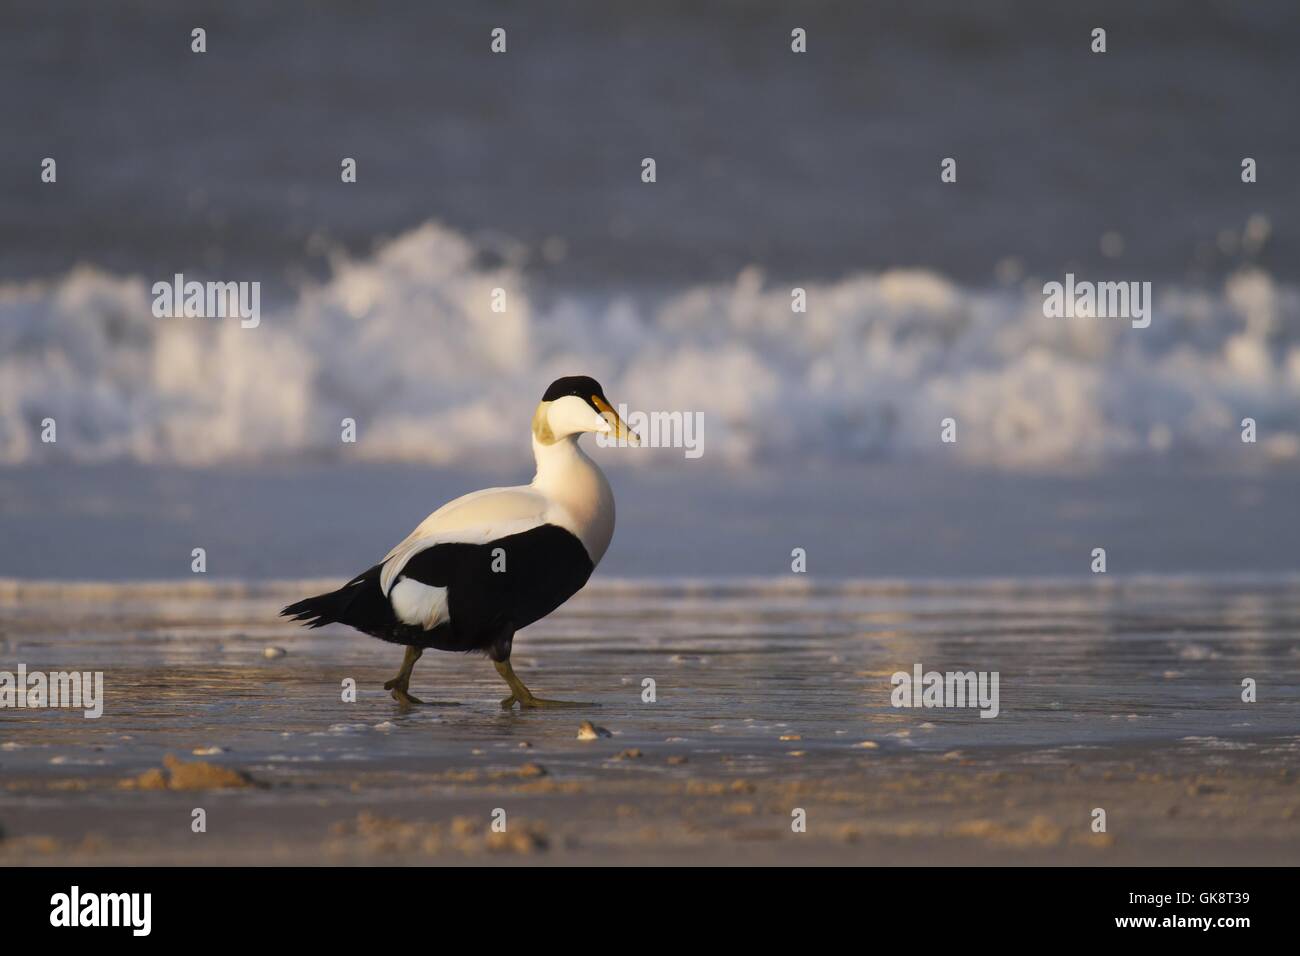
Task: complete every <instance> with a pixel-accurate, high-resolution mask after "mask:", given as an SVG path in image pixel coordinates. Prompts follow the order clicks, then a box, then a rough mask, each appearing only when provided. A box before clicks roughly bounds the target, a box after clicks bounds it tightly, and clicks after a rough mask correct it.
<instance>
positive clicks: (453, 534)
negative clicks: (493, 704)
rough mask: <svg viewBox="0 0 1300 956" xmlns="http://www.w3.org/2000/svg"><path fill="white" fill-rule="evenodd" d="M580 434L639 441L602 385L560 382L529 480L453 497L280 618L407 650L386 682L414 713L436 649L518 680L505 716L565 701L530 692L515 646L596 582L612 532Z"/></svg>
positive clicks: (608, 499) (547, 400)
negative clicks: (481, 658) (480, 658)
mask: <svg viewBox="0 0 1300 956" xmlns="http://www.w3.org/2000/svg"><path fill="white" fill-rule="evenodd" d="M583 432H604V433H610V432H612V433H613V434H614V435H615V436H616V437H618V438H627V439H628V440H629V442H630V443H632V444H636V443H638V442H639V439H638V437H637V435H636V433H635V432H633V431H631V429H629V428H628V427H627V425H626V424H625V423H624V422H623V420H622V419H621V418H620V417H619V415H618V413H617V412H616V411H614V409H613V407H612V406H611V405H610V403H609V400H608V399H606V398H605V392H604V390H603V389H602V388H601V387H600V385H599V384H598V383H597V382H596V380H595V379H593V378H588V377H587V376H585V375H575V376H570V377H567V378H561V379H557V380H556V381H554V382H552V383H551V387H550V388H548V389H547V390H546V394H545V395H543V396H542V401H541V403H540V404H538V406H537V410H536V411H535V412H534V413H533V457H534V458H535V459H536V460H537V474H536V476H535V477H534V478H533V481H532V484H529V485H521V486H517V487H513V488H488V489H486V490H484V491H476V492H473V493H472V494H468V495H465V496H464V497H461V498H457V499H456V500H455V501H451V502H448V503H447V504H445V505H443V506H442V507H441V508H439V509H438V510H437V511H435V512H434V513H433V514H431V515H429V517H427V518H425V519H424V521H422V522H421V523H420V525H419V527H417V528H416V529H415V530H414V531H412V532H411V533H410V534H409V535H408V536H407V538H406V540H405V541H403V542H402V543H401V544H399V545H398V546H397V547H395V548H393V550H392V551H390V552H388V556H387V557H386V558H384V560H383V561H381V562H380V563H379V564H376V565H375V566H374V567H373V568H371V569H370V570H369V571H365V572H363V573H361V574H359V575H357V576H356V577H355V578H353V579H352V580H351V581H349V582H348V583H347V584H345V585H343V587H341V588H339V589H338V590H337V591H332V592H330V593H329V594H321V595H318V596H316V597H310V598H307V599H306V600H305V601H299V602H298V603H297V604H290V605H289V606H288V607H286V608H285V609H284V610H283V611H281V612H280V613H281V614H282V615H285V616H287V617H291V618H293V619H294V620H296V621H302V622H303V623H304V624H306V625H307V626H309V627H322V626H324V625H326V624H333V623H335V622H337V623H340V624H347V625H348V626H350V627H354V628H356V629H357V630H358V631H361V632H362V633H363V634H369V635H371V636H372V637H377V638H379V639H380V640H384V641H388V642H389V643H392V644H404V645H406V656H405V658H404V659H403V661H402V669H401V670H400V671H398V673H397V676H396V677H394V678H393V679H392V680H390V681H388V682H387V683H386V684H384V689H385V690H391V691H392V692H393V698H394V699H395V700H397V701H398V703H400V704H403V705H405V706H409V705H411V704H420V703H423V701H421V700H420V699H419V698H416V697H412V696H411V694H410V693H409V691H410V684H411V671H412V669H413V668H414V667H415V662H416V661H418V660H419V659H420V655H421V654H423V653H424V650H425V648H428V647H434V648H437V649H438V650H440V651H480V652H482V653H485V654H487V656H488V657H490V658H491V659H492V661H493V663H494V664H495V665H496V669H497V673H499V674H500V675H501V676H502V677H503V678H505V681H506V683H507V684H509V685H510V696H509V697H507V698H505V699H504V700H503V701H501V706H502V708H504V709H506V710H509V709H510V708H511V707H513V706H514V705H515V704H516V703H518V704H519V706H520V707H547V706H565V705H566V704H568V702H566V701H558V700H543V699H542V698H540V697H534V696H533V693H532V691H530V690H529V689H528V688H527V687H525V686H524V682H523V681H521V680H520V679H519V678H518V676H516V674H515V672H514V669H513V668H512V667H511V666H510V648H511V644H512V642H513V640H514V636H515V632H516V631H518V630H519V629H520V628H524V627H527V626H528V625H529V624H532V623H533V622H534V621H536V620H539V619H540V618H543V617H545V616H546V615H548V614H550V613H551V612H552V611H554V610H555V609H556V608H557V607H559V606H560V605H561V604H563V603H564V602H565V601H567V600H568V599H569V598H570V597H572V596H573V595H574V594H576V593H577V592H578V591H579V590H580V589H581V588H582V586H583V585H584V584H586V583H587V579H588V578H589V577H591V572H592V571H594V570H595V568H596V565H597V564H599V563H600V559H601V558H602V557H604V555H605V549H606V548H608V547H609V542H610V539H611V538H612V537H613V535H614V495H613V493H612V492H611V491H610V488H609V482H608V481H606V480H605V476H604V475H603V474H602V473H601V470H600V469H599V468H597V467H596V463H595V462H593V461H592V460H591V459H590V458H588V457H587V455H586V453H585V452H583V450H582V448H581V447H580V446H579V445H578V436H580V435H581V434H582V433H583ZM569 706H589V705H582V704H570V705H569Z"/></svg>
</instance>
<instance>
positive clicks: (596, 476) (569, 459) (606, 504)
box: [532, 435, 614, 565]
mask: <svg viewBox="0 0 1300 956" xmlns="http://www.w3.org/2000/svg"><path fill="white" fill-rule="evenodd" d="M533 458H534V459H536V461H537V474H536V475H535V476H534V477H533V484H532V486H533V487H534V488H536V489H537V490H538V491H540V492H541V493H542V494H543V495H545V496H546V497H547V499H549V500H550V501H551V502H552V504H553V505H554V506H558V507H559V508H560V509H562V510H563V512H565V515H564V516H563V517H567V518H568V520H567V521H565V520H563V518H561V521H560V522H559V523H561V524H563V526H564V527H567V528H568V529H569V530H571V531H572V532H573V533H574V534H576V535H577V536H578V538H579V539H580V540H581V541H582V544H583V547H585V548H586V549H587V555H588V557H590V558H591V563H592V564H593V565H595V564H599V563H600V559H601V558H602V557H604V556H605V551H606V549H607V548H609V542H610V539H611V538H613V537H614V493H613V492H612V491H611V490H610V487H609V482H608V481H606V480H605V475H604V473H603V472H602V471H601V470H600V468H598V467H597V466H596V463H595V462H594V461H592V460H591V459H590V458H588V457H587V453H586V452H584V451H583V450H582V446H580V445H579V444H578V436H577V435H569V436H567V437H565V438H560V439H557V440H554V441H551V442H540V441H538V440H537V436H536V435H534V436H533Z"/></svg>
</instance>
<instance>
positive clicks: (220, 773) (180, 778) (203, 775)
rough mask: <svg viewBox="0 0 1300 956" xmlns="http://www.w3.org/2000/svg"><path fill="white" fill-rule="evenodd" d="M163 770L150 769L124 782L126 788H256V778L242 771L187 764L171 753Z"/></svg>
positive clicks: (201, 762)
mask: <svg viewBox="0 0 1300 956" xmlns="http://www.w3.org/2000/svg"><path fill="white" fill-rule="evenodd" d="M163 767H164V768H165V769H163V770H158V769H156V768H155V769H153V770H146V771H145V772H144V773H142V774H140V776H138V777H136V778H134V779H132V780H125V781H123V782H122V786H123V787H124V788H126V789H135V790H222V789H227V788H232V787H251V786H254V785H255V782H254V780H253V778H252V777H250V776H249V775H248V774H246V773H244V772H243V771H241V770H231V769H230V768H228V767H218V766H217V765H216V764H214V763H206V762H204V761H202V760H196V761H194V762H193V763H185V762H184V761H181V760H177V759H176V758H175V757H173V756H172V755H171V754H168V755H167V756H165V757H163Z"/></svg>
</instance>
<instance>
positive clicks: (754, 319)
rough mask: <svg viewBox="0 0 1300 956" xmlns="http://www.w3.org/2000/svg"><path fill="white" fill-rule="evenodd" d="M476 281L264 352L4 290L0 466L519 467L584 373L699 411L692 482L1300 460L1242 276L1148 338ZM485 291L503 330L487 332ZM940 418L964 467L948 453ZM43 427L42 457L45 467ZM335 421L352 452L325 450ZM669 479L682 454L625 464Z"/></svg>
mask: <svg viewBox="0 0 1300 956" xmlns="http://www.w3.org/2000/svg"><path fill="white" fill-rule="evenodd" d="M481 260H482V257H481V256H479V254H478V250H477V249H476V248H475V247H474V246H473V244H472V243H470V242H469V241H468V240H466V239H465V238H464V237H462V236H460V235H458V234H456V233H454V232H452V231H449V230H447V229H445V228H442V227H440V226H438V225H435V224H432V223H429V224H425V225H423V226H421V227H419V228H417V229H414V230H412V231H410V232H408V233H406V234H404V235H402V236H400V237H398V238H397V239H395V240H393V241H391V242H390V243H388V244H387V245H385V246H383V247H382V248H380V249H379V250H378V251H376V252H375V253H374V254H373V255H371V256H369V257H365V258H360V259H355V258H347V257H342V256H340V257H338V258H337V259H336V261H335V263H334V268H333V272H332V276H331V278H329V279H328V280H327V281H323V282H320V283H317V284H313V285H310V286H307V287H304V288H303V289H301V290H300V291H299V292H298V293H297V295H296V297H295V298H294V299H293V301H291V302H288V303H286V304H283V305H281V306H274V305H266V306H264V308H263V313H262V317H261V324H260V325H259V326H258V327H257V328H255V329H244V328H241V327H240V323H239V321H238V319H196V318H189V319H186V318H155V317H154V315H153V313H152V310H151V305H152V302H153V296H152V293H151V285H152V281H153V280H152V279H146V278H144V277H137V276H115V275H110V274H107V273H105V272H103V271H100V270H97V269H94V268H89V267H82V268H78V269H76V270H74V271H73V272H71V273H69V274H67V275H64V276H62V277H60V278H57V279H53V280H40V281H22V282H6V283H0V461H3V462H5V463H11V464H12V463H22V462H28V461H37V460H47V459H51V458H69V457H70V458H72V459H75V460H78V461H98V460H107V459H122V458H129V459H135V460H138V461H142V462H177V463H183V464H190V465H207V464H213V463H220V462H228V461H239V460H259V459H260V460H266V459H276V458H280V457H292V456H300V455H304V454H324V455H338V456H343V455H350V456H362V457H365V458H370V459H384V460H394V459H406V460H418V461H426V462H434V463H446V462H452V461H465V460H471V461H493V460H502V461H504V460H515V459H517V458H518V456H519V454H520V450H521V448H526V447H527V432H526V428H527V423H528V421H529V416H530V414H531V411H532V408H533V406H534V404H535V403H536V401H537V400H538V398H539V397H540V395H541V393H542V391H543V389H544V388H545V386H546V385H547V383H549V382H550V381H551V380H552V379H553V378H556V377H558V376H560V375H564V374H574V373H578V372H583V373H589V374H593V375H595V376H596V377H597V378H599V379H601V381H602V382H603V383H604V385H605V387H606V390H607V392H608V394H609V395H610V396H611V398H612V399H613V400H614V401H615V402H616V403H617V402H625V403H627V405H628V406H629V407H630V408H631V409H639V410H644V411H652V410H678V411H702V412H703V413H704V422H705V440H704V454H705V458H706V459H709V458H712V459H715V460H717V461H722V462H726V463H743V462H748V461H753V460H775V461H781V460H787V459H792V458H794V457H795V456H812V457H816V458H825V459H830V460H842V459H845V458H871V457H875V456H887V455H888V456H903V455H922V456H924V455H937V454H946V455H949V456H955V457H957V458H959V459H960V460H962V461H964V462H968V463H974V464H981V465H983V464H996V465H1001V466H1006V467H1033V466H1044V465H1047V466H1050V465H1057V464H1062V463H1068V462H1071V461H1074V460H1077V459H1080V458H1106V457H1108V456H1117V455H1127V454H1134V453H1147V454H1156V455H1160V454H1172V453H1177V452H1179V451H1193V452H1196V453H1207V454H1211V455H1214V456H1224V457H1227V456H1229V455H1232V454H1233V453H1234V450H1235V451H1238V452H1239V451H1240V448H1241V444H1240V439H1239V431H1240V422H1241V420H1242V419H1243V418H1245V417H1251V418H1254V419H1255V420H1256V421H1257V423H1258V429H1259V445H1260V448H1261V450H1263V451H1264V452H1266V453H1267V455H1268V456H1269V457H1271V458H1275V459H1276V458H1293V457H1296V456H1297V454H1298V453H1300V435H1298V434H1297V430H1298V429H1300V416H1298V415H1297V410H1298V409H1300V401H1298V400H1300V294H1298V293H1297V290H1296V288H1294V287H1290V286H1286V285H1283V284H1280V283H1277V282H1276V281H1274V280H1273V279H1272V278H1271V277H1270V276H1269V275H1268V274H1266V273H1264V272H1261V271H1258V270H1250V271H1243V272H1239V273H1237V274H1235V275H1234V276H1232V277H1231V278H1229V279H1228V280H1227V281H1226V282H1225V283H1224V285H1223V287H1222V288H1221V289H1218V290H1211V291H1205V290H1198V289H1192V288H1180V287H1176V286H1173V285H1170V284H1165V283H1157V284H1156V286H1155V302H1154V310H1153V314H1154V318H1153V321H1152V324H1151V327H1150V328H1147V329H1141V330H1138V329H1132V328H1130V326H1129V323H1128V322H1126V321H1123V320H1116V319H1104V318H1073V319H1049V318H1045V317H1044V316H1043V310H1042V301H1043V297H1042V292H1041V288H1042V281H1043V280H1042V279H1036V280H1031V281H1026V282H1024V283H1023V284H1019V285H1005V286H1003V287H1000V288H994V289H970V288H962V287H960V286H957V285H955V284H953V283H952V282H950V281H948V280H947V279H945V278H944V277H943V276H941V275H937V274H935V273H933V272H929V271H924V270H901V271H888V272H884V273H880V274H875V275H858V276H852V277H849V278H845V279H842V280H838V281H832V282H807V283H801V284H800V285H801V286H802V287H803V288H805V289H806V292H807V298H808V310H807V312H806V313H802V314H800V313H795V312H792V310H791V288H790V285H789V284H780V285H777V284H773V283H769V282H767V281H765V279H764V277H763V275H762V274H761V273H760V272H759V271H757V270H754V269H751V270H746V271H744V272H742V273H741V274H740V275H739V276H738V277H737V278H736V279H735V281H733V282H728V283H725V284H718V285H708V286H695V287H690V288H686V289H682V290H678V291H677V292H675V293H673V294H669V295H658V296H653V297H652V296H649V295H628V296H626V297H608V296H607V297H603V298H602V297H591V296H581V295H576V296H570V297H567V298H566V297H563V296H553V295H548V296H547V297H546V299H547V301H546V303H545V304H541V303H540V301H533V299H532V298H530V293H529V286H528V280H527V278H526V277H525V275H524V274H523V273H522V272H521V271H520V270H518V269H516V268H514V267H513V266H510V265H496V266H486V265H483V264H482V261H481ZM155 278H160V277H155ZM1048 278H1057V279H1059V278H1061V277H1059V276H1057V277H1048ZM1116 278H1118V277H1116ZM497 287H500V288H503V289H505V290H506V293H507V296H508V299H507V303H506V304H507V307H506V311H505V312H504V313H495V312H493V311H492V310H491V309H490V308H489V302H490V301H491V296H492V290H493V289H494V288H497ZM949 417H951V418H953V419H955V420H956V422H957V425H958V432H957V437H958V441H957V443H956V444H955V445H942V444H940V442H939V433H940V421H941V420H942V419H944V418H949ZM46 418H53V419H54V420H55V421H56V423H57V426H56V427H57V442H56V443H55V444H43V443H42V442H41V422H42V421H43V420H44V419H46ZM344 418H352V419H355V421H356V422H357V433H358V441H357V443H356V444H355V445H345V444H343V443H342V442H341V441H340V431H341V426H340V423H341V421H342V419H344ZM667 455H672V456H673V457H674V458H679V456H680V452H670V451H667V450H663V449H660V450H655V449H645V450H642V451H639V452H635V453H633V454H631V455H629V456H626V458H625V460H629V461H634V462H638V463H644V462H650V461H655V460H659V461H663V460H664V456H667ZM614 457H619V458H624V456H623V455H622V454H620V455H618V456H613V455H611V456H609V458H608V459H607V460H611V461H612V460H613V458H614Z"/></svg>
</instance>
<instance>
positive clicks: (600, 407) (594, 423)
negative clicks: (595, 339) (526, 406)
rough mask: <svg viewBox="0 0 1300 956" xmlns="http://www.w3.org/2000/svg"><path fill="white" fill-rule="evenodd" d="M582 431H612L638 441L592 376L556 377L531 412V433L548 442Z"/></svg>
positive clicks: (631, 440) (617, 436)
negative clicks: (534, 410)
mask: <svg viewBox="0 0 1300 956" xmlns="http://www.w3.org/2000/svg"><path fill="white" fill-rule="evenodd" d="M583 432H597V433H605V434H608V433H610V432H613V434H614V437H615V438H626V439H627V441H628V443H629V444H632V445H639V444H640V443H641V439H640V438H639V437H638V435H637V433H636V432H634V431H632V429H630V428H628V427H627V423H626V422H624V421H623V419H621V418H619V416H618V412H616V411H614V406H613V405H611V404H610V401H609V399H607V398H606V397H605V390H604V389H603V388H601V387H600V383H599V382H597V381H596V380H595V379H594V378H591V377H590V376H587V375H566V376H565V377H564V378H557V379H556V380H555V381H554V382H552V383H551V387H550V388H548V389H547V390H546V394H545V395H543V396H542V400H541V402H540V403H539V404H538V406H537V411H536V412H534V413H533V437H534V438H536V439H537V440H538V441H539V442H541V443H542V444H543V445H549V444H551V443H552V442H557V441H559V440H560V439H561V438H568V437H569V436H570V435H580V434H582V433H583Z"/></svg>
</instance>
